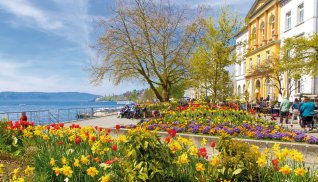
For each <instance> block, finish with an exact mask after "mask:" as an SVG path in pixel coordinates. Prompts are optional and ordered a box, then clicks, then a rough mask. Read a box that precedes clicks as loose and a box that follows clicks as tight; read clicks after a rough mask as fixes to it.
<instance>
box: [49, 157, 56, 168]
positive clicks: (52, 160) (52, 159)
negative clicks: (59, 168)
mask: <svg viewBox="0 0 318 182" xmlns="http://www.w3.org/2000/svg"><path fill="white" fill-rule="evenodd" d="M55 162H56V160H54V158H51V160H50V166H55Z"/></svg>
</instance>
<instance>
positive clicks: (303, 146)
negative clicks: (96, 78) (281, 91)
mask: <svg viewBox="0 0 318 182" xmlns="http://www.w3.org/2000/svg"><path fill="white" fill-rule="evenodd" d="M128 130H129V129H125V128H121V129H120V130H119V134H127V133H128ZM111 131H112V132H113V133H114V132H116V129H115V128H111ZM157 134H158V135H159V136H161V137H163V139H164V138H165V137H167V136H169V134H168V133H167V132H162V131H158V132H157ZM178 136H182V137H184V138H188V139H189V138H192V139H193V143H194V144H195V145H196V147H202V146H201V141H202V139H203V138H205V139H206V140H207V143H206V145H205V146H204V147H206V148H207V150H208V153H209V155H210V156H211V155H215V154H218V151H217V150H213V149H212V148H211V147H210V142H212V141H214V142H215V143H216V144H217V141H218V140H219V137H218V136H209V135H195V134H187V133H177V134H176V137H178ZM233 139H234V140H237V141H241V142H245V143H247V144H249V145H256V146H258V147H259V148H260V150H264V149H265V148H272V147H273V145H274V144H275V143H278V144H279V145H280V147H281V148H285V147H286V148H288V149H290V150H291V149H296V150H298V151H299V152H301V153H302V154H303V155H304V157H305V162H306V163H308V164H317V163H318V158H317V157H318V145H312V144H307V143H295V142H279V141H266V140H252V139H244V138H233Z"/></svg>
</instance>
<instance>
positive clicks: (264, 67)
mask: <svg viewBox="0 0 318 182" xmlns="http://www.w3.org/2000/svg"><path fill="white" fill-rule="evenodd" d="M282 62H283V61H282V56H280V55H277V54H272V55H271V56H270V58H269V60H263V61H262V64H260V65H258V66H256V67H255V68H254V69H253V73H252V74H253V75H262V76H264V77H267V78H269V79H270V80H271V81H272V82H273V86H274V87H275V88H276V89H277V90H278V93H279V94H280V95H281V96H283V95H284V93H286V96H287V97H289V96H290V95H291V93H292V91H294V90H295V89H296V84H295V80H298V79H300V75H298V74H295V73H294V72H293V69H291V68H290V69H288V67H287V66H288V65H283V64H282Z"/></svg>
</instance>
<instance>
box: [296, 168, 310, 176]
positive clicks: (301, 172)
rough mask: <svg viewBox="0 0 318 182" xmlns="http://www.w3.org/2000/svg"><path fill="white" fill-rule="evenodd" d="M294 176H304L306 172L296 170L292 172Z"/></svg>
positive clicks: (300, 169)
mask: <svg viewBox="0 0 318 182" xmlns="http://www.w3.org/2000/svg"><path fill="white" fill-rule="evenodd" d="M294 172H295V174H296V176H305V174H306V172H307V171H306V170H305V169H304V168H297V169H295V170H294Z"/></svg>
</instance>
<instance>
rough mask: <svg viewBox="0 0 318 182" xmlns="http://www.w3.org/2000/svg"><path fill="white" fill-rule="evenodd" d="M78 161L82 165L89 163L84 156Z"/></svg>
mask: <svg viewBox="0 0 318 182" xmlns="http://www.w3.org/2000/svg"><path fill="white" fill-rule="evenodd" d="M80 161H81V163H82V164H88V163H89V160H88V159H87V157H85V156H84V155H82V156H81V159H80Z"/></svg>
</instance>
